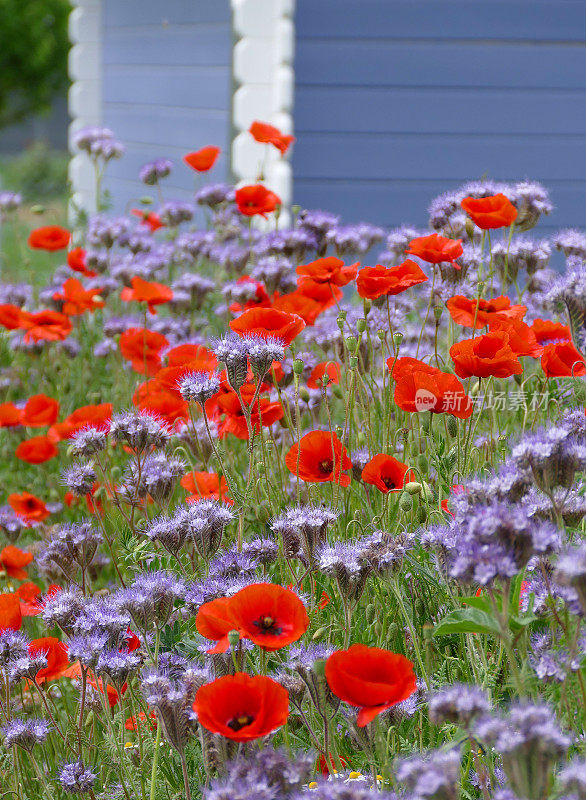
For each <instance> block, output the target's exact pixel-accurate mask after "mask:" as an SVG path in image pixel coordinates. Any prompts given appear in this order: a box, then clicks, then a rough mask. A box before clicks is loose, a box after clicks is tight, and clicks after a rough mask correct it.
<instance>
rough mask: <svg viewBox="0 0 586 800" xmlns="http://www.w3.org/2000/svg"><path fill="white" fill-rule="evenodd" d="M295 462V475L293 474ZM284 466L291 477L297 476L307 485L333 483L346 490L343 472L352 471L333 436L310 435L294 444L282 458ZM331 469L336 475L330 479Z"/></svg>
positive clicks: (346, 478)
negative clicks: (290, 473)
mask: <svg viewBox="0 0 586 800" xmlns="http://www.w3.org/2000/svg"><path fill="white" fill-rule="evenodd" d="M297 461H299V472H297V466H298V465H297ZM285 464H286V465H287V468H288V469H289V471H290V472H292V473H293V475H297V474H298V475H299V477H300V478H301V480H302V481H307V482H308V483H325V482H326V481H334V482H336V483H339V484H340V486H349V485H350V477H349V476H348V475H343V474H342V473H343V471H344V470H347V469H352V462H351V461H350V459H349V458H348V453H347V452H346V448H345V447H344V446H343V445H342V442H341V441H340V440H339V439H338V437H337V435H336V434H335V433H329V432H326V431H312V432H311V433H307V434H305V436H303V437H302V438H301V441H300V442H298V443H297V444H294V445H293V447H292V448H291V449H290V450H289V452H288V453H287V455H286V456H285ZM334 469H335V470H336V473H335V475H334Z"/></svg>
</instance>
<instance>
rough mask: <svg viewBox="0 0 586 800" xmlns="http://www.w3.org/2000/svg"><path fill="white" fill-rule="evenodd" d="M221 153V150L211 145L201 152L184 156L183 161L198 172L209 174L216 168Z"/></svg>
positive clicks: (197, 151) (203, 148)
mask: <svg viewBox="0 0 586 800" xmlns="http://www.w3.org/2000/svg"><path fill="white" fill-rule="evenodd" d="M220 153H221V150H220V148H219V147H215V146H214V145H213V144H211V145H208V146H207V147H202V148H201V150H196V151H195V152H193V153H188V154H187V155H186V156H183V161H184V162H185V163H186V164H187V166H188V167H191V169H194V170H195V171H196V172H207V171H208V170H210V169H211V168H212V167H213V166H214V164H215V163H216V159H217V157H218V156H219V155H220Z"/></svg>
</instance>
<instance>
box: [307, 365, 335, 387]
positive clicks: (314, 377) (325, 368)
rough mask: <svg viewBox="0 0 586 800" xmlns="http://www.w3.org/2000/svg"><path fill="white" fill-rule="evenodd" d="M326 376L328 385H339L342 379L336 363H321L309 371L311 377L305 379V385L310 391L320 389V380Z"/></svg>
mask: <svg viewBox="0 0 586 800" xmlns="http://www.w3.org/2000/svg"><path fill="white" fill-rule="evenodd" d="M326 372H327V374H328V378H329V383H338V384H339V383H340V378H341V377H342V370H341V368H340V365H339V364H338V362H337V361H322V362H321V364H318V365H317V366H316V367H314V368H313V369H312V371H311V375H310V376H309V378H308V379H307V385H308V387H309V388H310V389H321V388H322V378H323V376H324V375H325V374H326ZM328 385H329V384H328Z"/></svg>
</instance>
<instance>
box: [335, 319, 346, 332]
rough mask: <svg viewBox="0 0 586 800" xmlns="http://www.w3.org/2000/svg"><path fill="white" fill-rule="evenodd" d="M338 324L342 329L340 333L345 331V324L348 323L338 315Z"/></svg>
mask: <svg viewBox="0 0 586 800" xmlns="http://www.w3.org/2000/svg"><path fill="white" fill-rule="evenodd" d="M336 324H337V326H338V328H339V329H340V333H343V332H344V325H345V324H346V323H345V322H344V320H343V319H342V318H341V317H338V319H337V320H336Z"/></svg>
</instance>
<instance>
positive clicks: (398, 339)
mask: <svg viewBox="0 0 586 800" xmlns="http://www.w3.org/2000/svg"><path fill="white" fill-rule="evenodd" d="M402 341H403V334H402V333H401V331H397V333H395V334H393V342H394V343H395V347H400V346H401V343H402Z"/></svg>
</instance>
